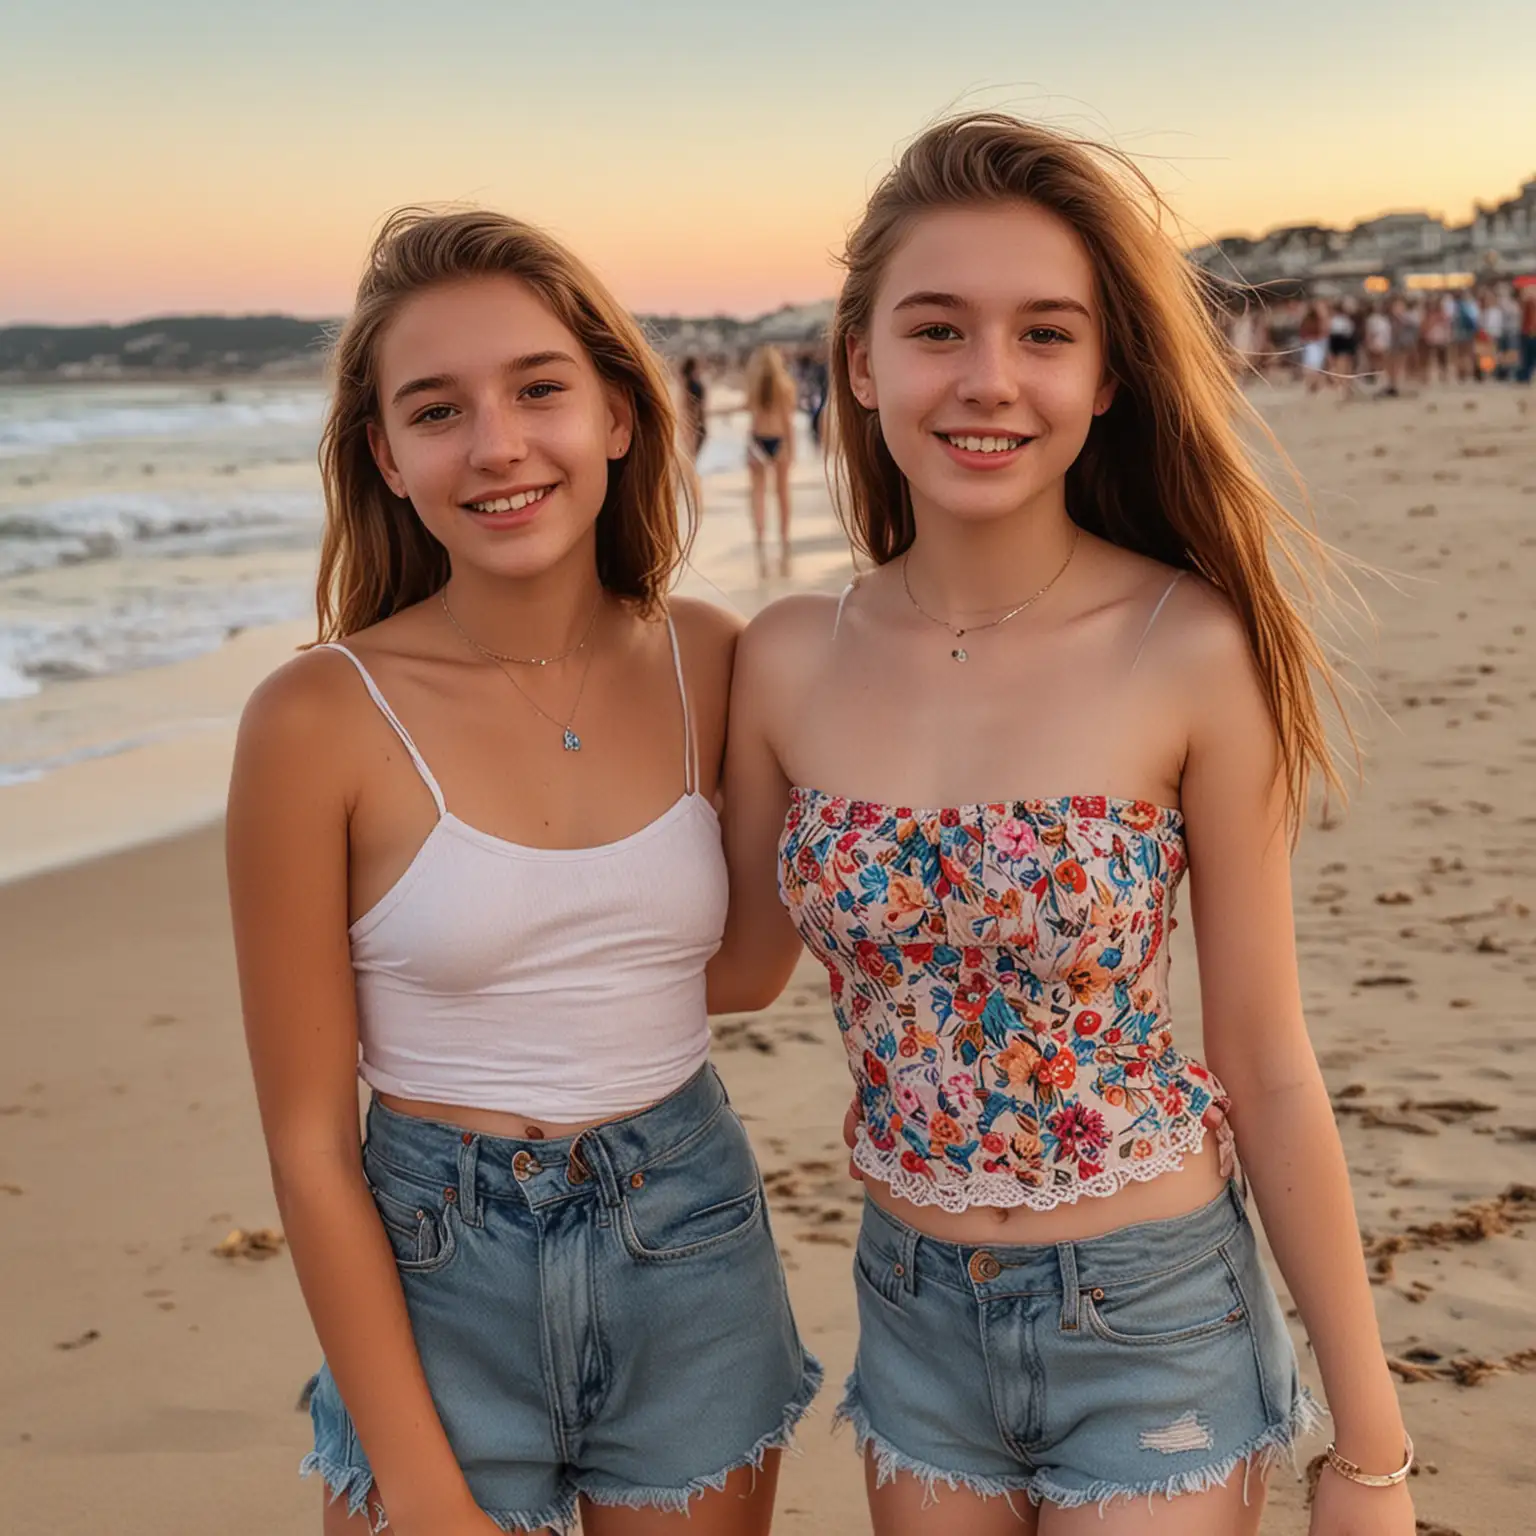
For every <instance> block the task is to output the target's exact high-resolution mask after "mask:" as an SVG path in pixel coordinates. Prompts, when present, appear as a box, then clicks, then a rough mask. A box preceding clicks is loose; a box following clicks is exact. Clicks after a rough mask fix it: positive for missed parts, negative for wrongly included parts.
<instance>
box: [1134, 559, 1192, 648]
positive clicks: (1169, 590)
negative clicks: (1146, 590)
mask: <svg viewBox="0 0 1536 1536" xmlns="http://www.w3.org/2000/svg"><path fill="white" fill-rule="evenodd" d="M1185 574H1186V573H1185V572H1183V571H1178V572H1176V573H1175V575H1174V578H1173V580H1172V581H1170V582H1169V583H1168V585H1167V586H1166V587H1164V588H1163V595H1162V596H1161V597H1160V598H1158V600H1157V606H1156V607H1155V608H1154V609H1153V610H1152V617H1151V618H1150V619H1148V620H1147V627H1146V628H1145V629H1144V630H1142V632H1141V639H1140V640H1139V641H1138V642H1137V644H1136V654H1135V655H1134V656H1133V657H1131V671H1132V672H1134V671H1135V670H1136V663H1137V662H1138V661H1140V660H1141V653H1142V650H1143V649H1144V648H1145V646H1146V643H1147V636H1148V635H1150V634H1151V633H1152V626H1153V625H1154V624H1156V623H1157V616H1158V615H1159V614H1160V613H1161V612H1162V611H1163V604H1164V603H1166V602H1167V601H1168V599H1169V598H1170V597H1171V596H1172V595H1173V589H1174V588H1175V587H1176V586H1178V584H1179V583H1180V582H1181V581H1183V580H1184V577H1185Z"/></svg>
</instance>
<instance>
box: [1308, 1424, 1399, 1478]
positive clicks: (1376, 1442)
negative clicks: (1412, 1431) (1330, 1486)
mask: <svg viewBox="0 0 1536 1536" xmlns="http://www.w3.org/2000/svg"><path fill="white" fill-rule="evenodd" d="M1368 1448H1369V1450H1370V1451H1371V1452H1373V1453H1375V1457H1376V1459H1373V1460H1366V1459H1364V1455H1363V1453H1357V1452H1356V1451H1354V1450H1347V1449H1345V1447H1344V1446H1343V1445H1342V1444H1340V1443H1339V1442H1338V1441H1337V1440H1334V1441H1330V1442H1329V1444H1328V1448H1327V1450H1326V1451H1325V1452H1324V1453H1323V1454H1324V1456H1325V1457H1326V1460H1327V1466H1328V1469H1329V1470H1330V1471H1332V1472H1334V1473H1336V1474H1337V1475H1338V1476H1339V1477H1341V1478H1343V1479H1344V1480H1345V1481H1346V1482H1351V1483H1356V1484H1359V1485H1361V1486H1363V1487H1367V1488H1383V1487H1392V1486H1396V1485H1397V1484H1400V1483H1402V1482H1404V1481H1405V1480H1406V1479H1407V1477H1408V1474H1409V1473H1410V1471H1411V1470H1412V1468H1413V1463H1414V1449H1413V1441H1412V1440H1411V1439H1410V1438H1409V1436H1408V1433H1407V1431H1406V1430H1405V1431H1404V1432H1403V1436H1402V1439H1401V1440H1400V1441H1399V1442H1398V1444H1397V1448H1396V1450H1395V1451H1391V1452H1387V1453H1385V1454H1383V1453H1382V1452H1381V1445H1380V1439H1379V1437H1378V1436H1375V1435H1372V1436H1370V1437H1369V1446H1368Z"/></svg>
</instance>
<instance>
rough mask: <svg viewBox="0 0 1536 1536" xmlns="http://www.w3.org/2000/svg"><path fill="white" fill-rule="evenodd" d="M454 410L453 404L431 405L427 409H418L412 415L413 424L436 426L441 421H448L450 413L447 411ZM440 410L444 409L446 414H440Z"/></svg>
mask: <svg viewBox="0 0 1536 1536" xmlns="http://www.w3.org/2000/svg"><path fill="white" fill-rule="evenodd" d="M452 410H453V407H452V406H451V405H429V406H428V407H427V408H426V410H424V411H418V412H417V413H416V414H415V415H414V416H413V417H411V425H412V426H413V427H415V426H429V427H431V426H436V425H437V424H438V422H440V421H447V419H448V414H446V413H451V412H452ZM439 411H442V412H444V413H445V414H443V415H441V416H440V415H438V412H439Z"/></svg>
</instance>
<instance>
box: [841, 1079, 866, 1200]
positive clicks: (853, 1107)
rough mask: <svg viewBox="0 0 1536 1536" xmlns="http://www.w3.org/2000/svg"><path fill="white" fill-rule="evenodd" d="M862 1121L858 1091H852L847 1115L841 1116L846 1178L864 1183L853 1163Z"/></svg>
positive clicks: (862, 1176)
mask: <svg viewBox="0 0 1536 1536" xmlns="http://www.w3.org/2000/svg"><path fill="white" fill-rule="evenodd" d="M863 1119H864V1116H863V1115H862V1114H861V1113H860V1105H859V1094H858V1090H857V1089H855V1090H854V1094H853V1097H852V1098H851V1099H850V1100H849V1101H848V1113H847V1114H846V1115H844V1116H843V1140H844V1142H846V1143H847V1146H848V1153H849V1156H848V1177H849V1178H850V1179H857V1180H858V1181H859V1183H861V1184H862V1183H863V1182H864V1175H863V1173H862V1172H861V1171H860V1170H859V1168H858V1167H857V1165H856V1164H855V1163H854V1161H853V1148H854V1145H855V1138H856V1137H857V1136H858V1132H859V1124H860V1122H861V1121H862V1120H863Z"/></svg>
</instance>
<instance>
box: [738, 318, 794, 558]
mask: <svg viewBox="0 0 1536 1536" xmlns="http://www.w3.org/2000/svg"><path fill="white" fill-rule="evenodd" d="M746 390H747V414H748V418H749V419H748V423H747V432H748V437H747V468H748V470H749V471H750V474H751V481H752V537H753V540H754V542H755V544H756V547H757V574H758V576H759V577H760V578H763V579H765V580H766V578H767V576H768V548H767V533H768V476H769V474H770V473H772V475H773V488H774V492H775V494H776V496H777V498H778V503H779V574H780V575H781V576H787V575H788V574H789V513H790V505H789V470H790V466H791V465H792V464H793V463H794V458H795V395H796V392H795V381H794V380H793V379H792V378H791V377H790V374H789V369H788V368H786V367H785V366H784V358H783V355H782V354H781V353H780V352H779V349H778V348H777V347H769V346H763V347H758V348H757V349H756V350H755V351H754V352H753V353H752V355H751V357H749V358H748V359H747V379H746Z"/></svg>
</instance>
